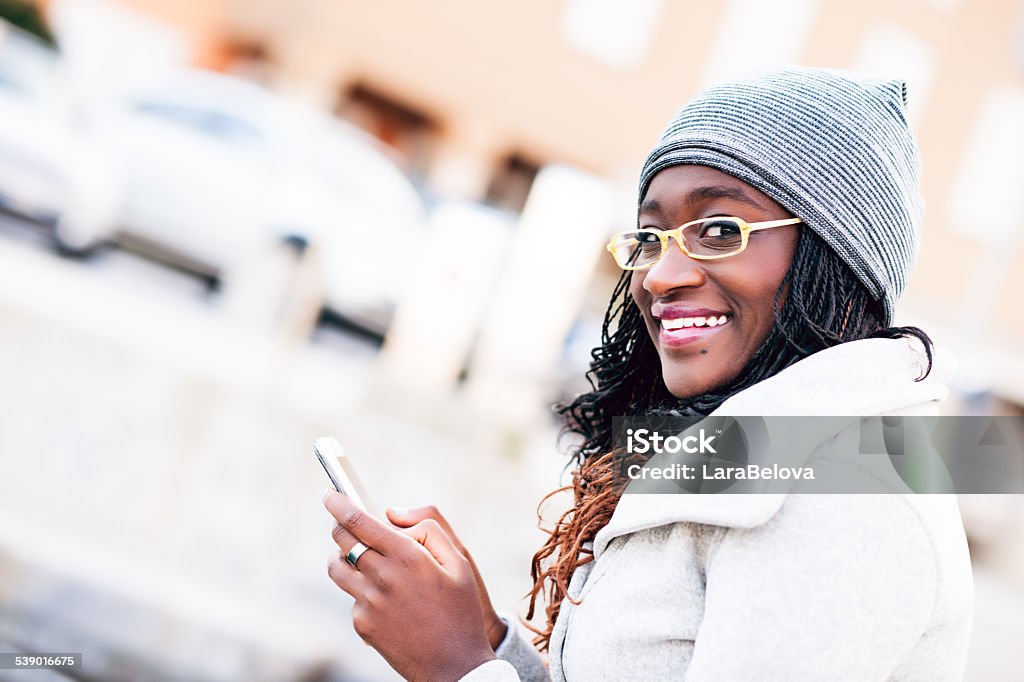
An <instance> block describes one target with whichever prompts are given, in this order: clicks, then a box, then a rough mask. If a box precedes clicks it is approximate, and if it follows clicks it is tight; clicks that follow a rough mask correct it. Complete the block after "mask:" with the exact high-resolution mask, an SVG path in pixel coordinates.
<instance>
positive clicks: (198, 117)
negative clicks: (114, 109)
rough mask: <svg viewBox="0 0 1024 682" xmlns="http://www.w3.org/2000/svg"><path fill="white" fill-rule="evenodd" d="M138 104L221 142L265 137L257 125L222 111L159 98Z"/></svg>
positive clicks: (254, 140) (145, 111)
mask: <svg viewBox="0 0 1024 682" xmlns="http://www.w3.org/2000/svg"><path fill="white" fill-rule="evenodd" d="M135 108H136V110H137V111H138V112H140V113H143V114H147V115H149V116H154V117H157V118H160V119H163V120H164V121H167V122H170V123H175V124H177V125H180V126H183V127H186V128H189V129H191V130H193V131H195V132H198V133H202V134H204V135H207V136H210V137H213V138H216V139H218V140H220V141H222V142H227V143H230V144H237V145H253V144H258V143H260V142H262V141H263V135H262V133H261V132H260V131H259V130H258V129H257V128H256V127H255V126H253V125H251V124H249V123H247V122H246V121H243V120H241V119H240V118H238V117H236V116H231V115H229V114H225V113H223V112H219V111H211V110H209V109H202V108H199V107H190V106H187V105H181V104H175V103H171V102H156V101H142V102H139V103H137V105H136V107H135Z"/></svg>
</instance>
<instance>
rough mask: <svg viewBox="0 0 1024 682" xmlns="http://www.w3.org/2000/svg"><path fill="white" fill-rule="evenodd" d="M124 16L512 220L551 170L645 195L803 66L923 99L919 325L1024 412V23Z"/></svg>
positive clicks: (269, 9)
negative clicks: (688, 152)
mask: <svg viewBox="0 0 1024 682" xmlns="http://www.w3.org/2000/svg"><path fill="white" fill-rule="evenodd" d="M124 2H126V3H128V4H130V5H133V6H135V7H136V8H138V9H141V10H144V11H146V12H149V13H151V14H152V15H154V16H156V17H159V18H161V19H163V20H166V21H168V22H171V23H173V24H175V25H177V26H178V27H180V28H181V29H182V30H183V31H184V32H185V33H186V34H187V35H188V36H189V37H190V39H191V45H192V55H193V59H194V61H195V62H196V63H197V64H200V65H204V66H209V67H212V68H217V69H221V70H226V71H235V72H238V73H241V74H244V75H247V76H249V77H253V78H257V79H259V80H263V81H265V82H267V83H268V84H270V85H272V86H273V87H275V88H278V89H282V90H285V91H288V92H290V93H292V94H297V95H301V96H303V97H305V98H306V99H308V100H309V101H312V102H315V103H317V104H319V105H321V106H323V107H326V108H329V109H332V110H333V111H335V112H336V113H338V114H339V115H341V116H344V117H346V118H349V119H351V120H353V121H356V122H357V123H359V124H360V125H362V126H363V127H365V128H367V129H368V130H370V131H372V132H373V133H374V134H376V135H378V136H379V137H380V138H382V139H384V140H385V141H387V142H389V143H391V144H392V145H394V146H396V147H397V148H398V149H400V150H401V151H402V152H403V154H404V156H405V160H406V163H407V166H408V168H409V170H410V171H411V172H412V173H414V174H415V175H418V176H420V178H421V179H422V180H423V181H424V183H425V185H427V186H429V187H430V188H431V189H432V191H434V192H436V193H437V194H439V195H441V196H445V197H449V198H465V199H473V200H483V201H486V202H487V203H490V204H493V205H496V206H499V207H503V208H508V209H512V210H518V209H521V208H522V207H523V204H524V202H525V199H526V196H527V194H528V192H529V189H530V186H531V183H532V181H533V179H534V177H535V176H536V174H537V172H538V171H539V169H540V168H542V167H543V166H545V165H548V164H552V163H559V164H567V165H571V166H575V167H578V168H580V169H583V170H586V171H590V172H593V173H596V174H599V175H603V176H606V177H610V178H612V179H615V180H618V181H620V182H622V183H624V184H628V183H632V182H633V181H634V179H635V175H636V173H637V171H638V169H639V167H640V165H641V163H642V161H643V158H644V156H645V154H646V152H647V151H648V149H649V148H650V147H651V145H652V144H653V142H654V141H655V139H656V137H657V135H658V133H659V132H660V130H661V128H662V126H663V124H664V123H665V122H666V121H667V120H668V119H669V117H670V116H671V115H672V114H673V112H674V111H675V110H676V109H677V108H678V106H679V105H680V104H681V103H682V102H683V101H685V100H686V99H687V98H688V97H689V96H690V95H691V94H692V93H694V92H695V91H696V90H697V89H698V88H700V87H702V86H703V85H706V84H708V83H711V82H714V81H715V80H718V79H721V78H724V77H728V76H729V75H731V74H734V73H738V72H742V71H744V70H746V69H749V68H754V67H757V66H760V65H763V64H767V63H792V62H798V63H803V64H810V65H821V66H838V67H851V68H860V69H865V70H870V71H875V72H879V73H883V74H893V75H900V76H902V77H905V78H906V79H907V80H908V81H909V84H910V93H911V94H910V97H911V115H912V118H913V124H914V126H915V128H916V131H917V135H918V139H919V141H920V144H921V147H922V151H923V157H924V164H925V174H924V188H925V195H926V206H927V210H926V216H927V218H926V232H927V237H926V239H925V240H924V246H923V251H922V253H921V256H920V260H919V264H918V267H917V271H916V272H915V275H914V278H913V279H912V281H911V285H910V288H909V290H908V292H907V294H906V297H905V299H904V304H903V307H902V309H901V313H902V315H901V317H902V318H903V319H905V320H909V321H913V322H916V323H919V324H921V325H922V326H925V327H926V328H927V329H929V330H931V331H934V333H935V335H936V336H937V337H938V339H939V340H940V341H943V342H944V343H946V344H947V345H951V346H953V347H954V349H955V350H956V351H957V354H958V355H959V356H960V358H961V361H962V365H963V367H962V370H961V376H962V380H963V381H964V382H965V386H966V387H967V388H968V390H972V391H973V390H975V389H988V390H991V391H992V392H993V393H994V394H996V395H998V396H1001V397H1003V398H1005V399H1007V400H1009V401H1011V402H1014V403H1024V388H1021V387H1024V354H1022V353H1020V352H1019V350H1018V349H1019V348H1020V347H1021V341H1022V339H1024V308H1022V307H1021V306H1020V305H1017V301H1018V298H1019V296H1018V294H1017V292H1019V291H1020V290H1021V289H1022V288H1024V249H1022V248H1021V238H1020V237H1021V234H1022V232H1024V225H1022V220H1021V217H1020V216H1021V215H1022V213H1024V192H1021V191H1020V190H1019V187H1018V186H1017V185H1018V184H1019V178H1020V177H1024V127H1022V126H1021V125H1020V124H1019V122H1020V121H1021V120H1024V88H1022V83H1021V78H1022V75H1024V64H1022V61H1024V59H1022V58H1021V54H1022V52H1024V49H1022V47H1021V44H1020V43H1021V39H1020V26H1021V14H1022V10H1021V7H1020V5H1019V4H1018V3H1015V2H1012V1H1010V0H988V1H986V2H972V3H967V2H962V1H958V0H914V1H912V2H902V3H891V2H882V1H881V0H870V1H867V2H862V3H855V4H853V3H847V2H839V1H837V0H783V1H781V2H772V3H759V2H755V1H754V0H715V1H713V2H700V3H698V2H664V1H663V0H642V1H640V2H631V3H615V2H611V1H606V0H564V1H562V2H542V1H540V0H531V1H530V2H524V3H516V4H515V5H504V4H494V3H475V2H469V1H468V0H440V1H438V2H432V3H400V2H394V1H384V2H375V3H350V2H335V1H333V0H294V1H292V2H287V3H285V2H277V1H275V0H177V1H176V2H166V1H162V0H124ZM988 196H993V197H994V198H993V199H992V200H987V197H988ZM599 262H600V266H599V272H598V273H597V274H598V276H603V277H607V278H610V277H611V276H613V275H614V272H613V270H612V268H611V263H610V261H609V260H608V259H601V260H600V261H599ZM595 289H597V290H600V291H601V292H602V293H601V295H600V298H603V296H604V293H603V292H604V291H605V290H606V289H605V288H603V287H595ZM601 305H603V301H593V302H591V303H590V305H589V306H588V307H589V308H590V309H591V310H593V311H595V314H596V312H597V311H599V309H600V307H601Z"/></svg>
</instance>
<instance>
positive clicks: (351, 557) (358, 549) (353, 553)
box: [345, 542, 370, 568]
mask: <svg viewBox="0 0 1024 682" xmlns="http://www.w3.org/2000/svg"><path fill="white" fill-rule="evenodd" d="M368 549H370V548H369V547H367V546H366V545H364V544H363V543H361V542H357V543H356V544H355V545H354V546H353V547H352V549H350V550H349V551H348V554H346V555H345V561H347V562H348V563H349V564H350V565H351V566H352V568H356V562H357V561H359V557H361V556H363V552H365V551H366V550H368Z"/></svg>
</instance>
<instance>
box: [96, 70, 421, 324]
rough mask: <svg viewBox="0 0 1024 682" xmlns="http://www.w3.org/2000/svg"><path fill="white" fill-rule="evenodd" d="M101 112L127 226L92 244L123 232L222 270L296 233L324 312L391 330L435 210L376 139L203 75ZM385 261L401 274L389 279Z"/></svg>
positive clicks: (197, 265)
mask: <svg viewBox="0 0 1024 682" xmlns="http://www.w3.org/2000/svg"><path fill="white" fill-rule="evenodd" d="M91 113H92V117H91V119H92V127H93V133H94V135H95V136H96V139H97V140H98V141H99V142H100V144H101V145H102V147H103V148H104V150H105V152H106V153H107V154H109V156H110V158H111V160H112V162H113V164H114V167H115V170H116V172H117V174H118V177H119V180H120V183H119V184H120V186H121V189H122V205H121V211H120V216H119V221H118V223H119V224H118V229H117V233H116V234H114V233H113V232H108V233H107V234H96V235H94V240H95V241H100V240H103V239H111V238H115V237H116V238H117V239H118V240H119V241H123V242H125V243H128V244H131V245H133V246H134V247H135V248H137V249H139V248H141V249H143V250H148V251H151V252H155V253H156V254H157V255H159V256H160V257H162V258H164V259H167V260H171V261H173V262H176V263H177V264H179V265H183V266H185V267H188V268H190V269H193V270H196V271H198V272H200V273H202V274H205V275H208V276H218V275H219V274H221V273H222V272H224V271H225V270H226V269H229V268H230V267H231V266H232V263H233V262H234V261H235V259H237V258H239V257H244V255H245V254H246V253H247V252H250V251H251V250H252V249H259V248H264V247H266V246H268V245H272V244H274V243H277V242H280V241H282V240H285V239H290V240H291V241H293V242H294V241H296V238H298V241H300V242H306V243H312V244H315V245H316V246H317V250H318V252H319V254H320V256H321V270H322V272H323V273H324V276H325V286H326V307H328V308H329V309H331V310H334V311H335V312H337V313H340V314H341V315H343V316H344V317H346V318H349V319H352V320H353V321H355V322H357V323H359V324H360V325H362V326H365V327H368V328H370V329H371V330H373V331H376V332H382V331H383V329H384V328H385V327H386V325H387V321H388V319H389V318H390V314H391V310H392V308H393V307H394V304H395V302H396V301H397V298H398V296H399V295H400V293H401V288H402V286H403V281H402V278H401V273H402V272H404V271H405V270H406V269H407V268H404V267H402V266H401V261H402V259H403V258H406V259H407V258H411V257H412V254H413V253H414V249H415V244H414V242H415V240H416V239H418V238H419V235H420V234H421V232H422V230H423V223H424V220H425V216H424V213H425V211H424V206H423V202H422V200H421V199H420V196H419V194H418V192H417V191H416V189H415V188H414V187H413V186H412V184H411V183H410V181H409V180H408V179H407V178H406V177H405V175H404V174H403V173H402V172H401V170H400V169H399V168H398V166H397V165H396V164H395V163H394V162H393V161H392V160H391V159H390V158H389V157H388V155H387V154H386V152H385V151H384V150H383V148H382V147H381V146H380V145H379V143H377V142H376V141H375V140H373V138H371V137H370V136H369V135H367V134H365V133H363V132H362V131H359V130H358V129H356V128H354V127H352V126H349V125H346V124H344V123H343V122H341V121H339V120H336V119H334V118H333V117H330V116H328V115H326V114H321V113H319V112H314V111H312V110H308V109H305V108H302V107H299V106H297V105H294V104H291V103H288V102H286V101H284V100H283V99H281V98H280V97H278V96H276V95H274V94H273V93H271V92H269V91H267V90H265V89H263V88H261V87H259V86H257V85H255V84H252V83H249V82H246V81H242V80H239V79H236V78H233V77H229V76H224V75H221V74H216V73H212V72H204V71H197V70H181V71H174V72H171V73H167V74H165V75H163V76H161V77H159V78H157V79H155V80H154V81H153V82H151V83H149V84H148V85H147V86H146V87H145V88H144V89H136V90H133V91H131V92H127V93H124V94H123V95H121V96H120V97H119V98H118V99H117V101H112V102H108V103H106V104H105V105H104V106H102V107H101V108H99V109H97V110H96V111H93V112H91ZM371 237H372V238H375V239H376V240H377V241H376V242H370V241H368V239H369V238H371ZM382 238H384V239H385V240H386V241H385V242H384V243H386V244H387V251H383V250H382V249H381V247H380V246H379V244H380V243H381V242H380V240H381V239H382ZM382 258H383V259H385V260H383V261H382V260H381V259H382ZM374 259H376V260H374ZM382 266H387V267H388V268H389V272H393V273H394V275H395V276H394V277H390V276H389V277H380V276H379V273H380V269H381V267H382Z"/></svg>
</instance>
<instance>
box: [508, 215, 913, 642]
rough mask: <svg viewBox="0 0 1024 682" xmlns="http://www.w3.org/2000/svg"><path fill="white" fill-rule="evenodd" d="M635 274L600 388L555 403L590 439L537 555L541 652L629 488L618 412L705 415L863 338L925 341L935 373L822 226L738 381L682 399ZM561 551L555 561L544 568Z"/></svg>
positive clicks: (610, 331) (618, 310)
mask: <svg viewBox="0 0 1024 682" xmlns="http://www.w3.org/2000/svg"><path fill="white" fill-rule="evenodd" d="M630 278H631V273H630V272H623V273H622V276H621V277H620V278H619V281H618V283H617V284H616V285H615V289H614V290H613V292H612V298H611V302H610V303H609V305H608V309H607V311H606V312H605V318H604V324H603V325H602V328H601V345H600V346H599V347H597V348H595V349H594V350H593V351H592V352H591V357H592V358H593V360H592V362H591V365H590V371H588V372H587V379H588V381H589V382H590V386H591V388H592V390H591V391H589V392H587V393H583V394H581V395H579V396H577V397H576V398H575V399H574V400H572V401H571V402H569V403H567V404H562V405H558V406H557V407H556V408H555V409H556V412H557V413H558V414H560V415H561V416H562V417H563V418H564V419H565V426H564V428H563V431H562V434H563V435H567V434H575V435H577V436H579V437H580V438H581V439H582V441H581V442H580V443H579V444H578V445H577V446H575V447H574V448H573V449H572V460H571V461H570V463H569V464H570V465H571V464H573V463H575V464H576V465H578V468H577V469H576V470H575V471H574V472H573V483H572V485H571V486H566V487H565V488H561V489H559V490H556V491H554V492H553V493H551V495H554V494H556V493H558V492H561V491H564V490H569V489H571V490H573V492H574V495H575V504H574V506H573V507H572V508H571V509H569V510H568V511H567V512H566V513H565V514H563V515H562V517H561V518H560V519H559V520H558V522H557V523H556V524H555V527H554V528H553V529H552V530H551V536H550V537H549V538H548V540H547V542H546V543H545V544H544V546H543V547H542V548H541V549H540V550H539V551H538V552H537V554H536V555H534V558H533V567H532V571H531V573H532V575H533V579H534V586H533V590H532V592H531V595H530V608H529V610H528V612H527V615H526V617H527V618H528V619H529V618H532V617H533V613H534V607H535V605H536V600H537V598H538V597H539V596H540V595H541V594H544V593H546V597H547V602H548V603H547V607H546V610H547V617H548V618H547V627H546V628H545V629H536V628H532V627H531V626H530V625H529V624H527V627H530V628H531V629H532V630H534V632H536V633H537V635H538V636H537V638H536V639H535V640H534V642H535V643H536V644H538V645H539V646H540V648H541V649H544V648H546V646H547V643H548V640H549V638H550V636H551V628H552V627H553V625H554V622H555V618H557V616H558V610H559V607H560V604H561V601H562V598H563V597H565V596H566V594H567V590H568V584H569V580H570V579H571V577H572V574H573V572H574V571H575V570H576V568H577V567H578V566H581V565H583V564H586V563H588V562H589V561H591V560H593V555H592V554H590V553H589V551H588V550H587V549H585V548H583V545H584V543H586V542H587V541H589V540H593V538H594V535H595V534H596V533H597V530H599V529H600V528H601V527H602V526H603V525H604V524H605V523H607V521H608V519H609V518H610V517H611V514H612V512H613V511H614V509H615V505H616V504H617V503H618V498H619V496H620V495H621V486H622V485H623V481H622V477H621V476H615V475H614V472H613V471H612V470H611V463H612V462H613V455H614V454H615V453H613V451H612V417H616V416H624V415H642V414H657V413H662V412H670V413H672V414H676V415H682V416H684V417H693V418H700V417H704V416H706V415H708V414H709V413H710V412H712V411H713V410H715V409H716V408H717V407H718V406H719V405H721V404H722V403H723V402H725V400H726V399H727V398H729V397H730V396H732V395H734V394H736V393H738V392H740V391H742V390H744V389H746V388H749V387H750V386H753V385H754V384H757V383H759V382H761V381H763V380H765V379H767V378H769V377H771V376H773V375H775V374H777V373H778V372H780V371H782V370H783V369H785V368H786V367H789V366H790V365H792V364H793V363H795V362H797V361H798V360H801V359H803V358H805V357H807V356H809V355H811V354H813V353H817V352H818V351H820V350H824V349H826V348H829V347H831V346H835V345H838V344H840V343H845V342H847V341H855V340H858V339H867V338H888V339H895V338H902V337H914V338H916V339H918V340H920V341H921V344H922V345H923V346H924V350H925V353H926V355H927V358H928V367H927V369H926V370H925V372H924V374H923V375H922V376H921V377H919V378H918V380H919V381H920V380H921V379H924V377H926V376H927V375H928V373H929V372H930V371H931V364H932V342H931V339H930V338H928V335H927V334H925V333H924V331H922V330H921V329H918V328H917V327H885V325H884V323H883V320H884V319H885V317H884V312H883V309H882V307H881V305H880V304H879V303H878V301H876V300H874V298H873V297H872V296H871V294H870V293H869V292H868V290H867V289H866V288H865V286H864V285H863V284H861V282H860V280H858V279H857V277H856V275H855V274H854V273H853V271H852V270H851V269H850V267H849V266H848V265H846V263H845V262H844V261H843V260H842V259H840V258H839V256H838V255H837V254H836V253H835V252H834V251H833V250H832V249H831V248H830V247H829V246H828V245H827V244H826V243H825V241H824V240H823V239H822V238H821V237H819V236H818V235H817V234H816V233H815V232H814V231H812V230H808V229H802V230H800V238H799V241H798V243H797V248H796V252H795V253H794V255H793V263H792V265H791V266H790V268H789V270H788V272H787V273H786V276H785V278H784V279H783V281H782V284H781V286H780V287H779V290H778V292H776V294H775V324H774V325H773V326H772V328H771V330H770V331H769V332H768V337H767V338H766V339H765V341H764V343H763V344H761V346H760V348H758V349H757V351H756V352H755V353H754V355H753V357H751V358H750V360H749V361H748V362H747V364H746V366H745V367H743V369H741V370H740V372H739V373H737V375H736V377H735V378H733V379H732V380H731V381H729V382H728V383H726V384H724V385H722V386H719V387H717V388H716V389H714V390H713V391H710V392H708V393H704V394H701V395H698V396H693V397H691V398H686V399H683V400H680V399H678V398H676V397H674V396H673V395H672V394H671V393H669V391H668V389H667V388H666V387H665V383H664V381H663V380H662V374H661V361H660V359H659V357H658V352H657V350H656V349H655V347H654V343H653V342H652V341H651V339H650V337H649V335H648V331H647V326H646V325H645V324H644V319H643V316H642V314H641V312H640V310H639V308H638V307H637V305H636V304H635V302H634V300H633V298H632V296H631V295H630V293H629V283H630ZM548 497H550V495H549V496H548ZM546 499H548V498H545V500H546ZM541 504H543V501H542V502H541ZM551 557H555V560H554V561H553V562H552V563H551V564H550V565H549V566H547V567H545V566H543V562H544V561H545V560H547V559H549V558H551Z"/></svg>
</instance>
